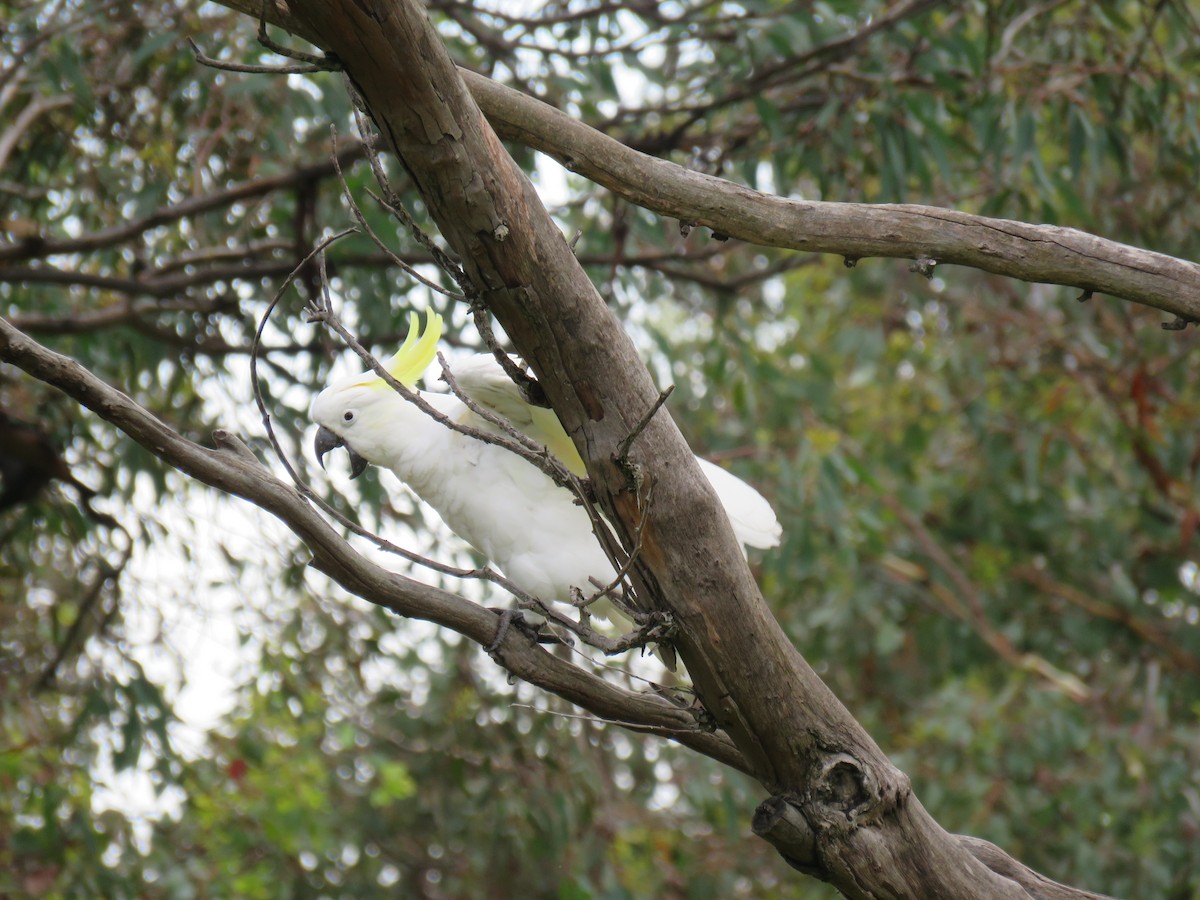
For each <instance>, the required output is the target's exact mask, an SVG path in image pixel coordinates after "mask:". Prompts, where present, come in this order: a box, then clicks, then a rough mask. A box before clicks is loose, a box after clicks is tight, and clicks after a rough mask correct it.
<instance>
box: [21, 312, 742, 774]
mask: <svg viewBox="0 0 1200 900" xmlns="http://www.w3.org/2000/svg"><path fill="white" fill-rule="evenodd" d="M0 360H3V361H5V362H8V363H11V364H13V365H15V366H17V367H18V368H20V369H23V370H24V371H25V372H27V373H28V374H29V375H31V376H33V377H34V378H37V379H38V380H40V381H44V382H45V383H46V384H50V385H53V386H54V387H56V388H58V389H59V390H60V391H62V392H63V393H65V394H67V395H68V396H69V397H71V398H72V399H74V400H75V401H77V402H78V403H80V404H81V405H83V406H86V407H87V408H88V409H90V410H92V411H93V412H95V413H96V414H97V415H98V416H100V417H101V418H102V419H105V420H106V421H108V422H110V423H112V424H113V425H115V426H116V427H117V428H119V429H121V431H123V432H125V433H126V434H127V435H129V437H131V438H133V440H135V441H137V443H139V444H141V445H142V446H143V447H145V448H146V449H147V450H149V451H150V452H151V453H153V454H154V455H155V456H157V457H158V458H159V459H161V460H163V462H165V463H167V465H170V466H173V467H174V468H176V469H179V470H180V471H181V472H183V473H185V474H187V475H190V476H191V477H192V478H195V479H196V480H198V481H201V482H203V483H204V484H207V485H210V486H211V487H215V488H217V489H219V490H222V491H225V492H226V493H229V494H234V495H235V496H238V497H241V498H243V499H245V500H248V501H249V502H251V503H253V504H254V505H255V506H258V507H260V508H261V509H264V510H266V511H267V512H269V513H270V514H271V515H273V516H275V517H276V518H277V519H279V520H280V521H281V522H283V523H284V525H286V526H287V527H288V528H290V529H291V530H292V532H293V533H295V535H296V536H297V537H298V538H299V539H300V540H302V541H303V542H304V544H305V545H306V546H307V547H308V549H309V550H310V551H311V552H312V554H313V560H312V565H313V567H314V568H316V569H317V570H319V571H321V572H324V573H325V574H326V575H328V576H329V577H330V578H331V579H332V580H333V581H335V582H337V583H338V584H339V585H341V586H342V587H343V588H345V589H346V590H347V591H349V592H350V593H352V594H355V595H357V596H359V597H362V598H363V599H364V600H367V601H369V602H371V603H375V604H377V605H379V606H382V607H384V608H385V609H389V610H391V611H392V612H395V613H397V614H399V615H402V616H408V617H411V618H418V619H425V620H426V621H429V622H434V623H436V624H438V625H441V626H444V627H446V628H450V629H453V630H454V631H457V632H458V633H459V634H461V635H463V636H465V637H467V638H469V639H471V640H472V641H474V642H475V643H477V644H479V645H480V646H487V645H488V644H490V643H491V642H492V639H493V638H494V637H495V635H496V624H497V620H498V618H499V617H498V616H497V614H496V613H494V612H492V611H491V610H489V609H485V608H484V607H481V606H479V605H477V604H475V603H472V602H471V601H469V600H466V599H464V598H462V597H459V596H457V595H456V594H451V593H449V592H448V591H443V590H441V589H439V588H435V587H430V586H429V585H425V584H422V583H421V582H419V581H414V580H412V579H410V578H406V577H404V576H403V575H399V574H397V573H395V572H389V571H388V570H386V569H384V568H382V567H380V566H378V565H376V564H374V563H372V562H371V561H370V560H368V559H366V558H365V557H363V556H362V555H361V554H359V553H358V552H357V551H355V550H354V548H352V547H351V546H350V545H349V544H348V543H346V541H345V540H343V539H342V538H341V536H340V535H338V533H337V532H336V531H334V529H333V528H332V527H331V526H330V525H329V523H328V522H326V521H325V519H324V518H322V516H321V515H320V514H319V513H318V512H317V511H316V510H314V509H313V508H312V506H310V505H309V503H308V501H307V500H305V499H304V497H303V496H302V495H301V494H300V493H299V492H298V491H297V490H296V489H295V488H294V487H292V486H291V485H290V484H286V483H284V482H283V481H280V480H279V479H278V478H276V477H275V476H274V475H272V474H271V472H270V470H269V469H267V468H266V467H265V466H264V465H263V464H262V463H260V462H259V461H258V459H257V458H256V457H255V456H254V454H253V453H251V452H250V450H249V449H248V448H247V447H246V446H245V445H244V444H243V443H242V442H241V441H240V440H238V439H237V438H236V437H234V436H233V435H230V434H228V433H226V432H221V431H219V432H216V433H214V435H213V437H214V441H215V443H216V445H217V448H218V449H216V450H209V449H207V448H205V447H201V446H200V445H198V444H195V443H192V442H191V441H189V440H187V439H186V438H184V437H182V436H181V435H179V434H177V433H176V432H175V431H172V430H171V429H170V428H168V427H167V426H166V425H165V424H163V423H162V422H161V421H159V420H158V419H157V418H155V417H154V416H153V415H151V414H150V413H149V412H148V411H147V410H145V409H143V408H142V407H141V406H139V405H138V404H137V403H135V402H134V401H133V400H132V399H130V398H129V397H128V396H126V395H125V394H123V393H121V392H120V391H118V390H116V389H115V388H113V387H111V386H109V385H107V384H105V383H104V382H103V381H101V380H100V379H98V378H96V376H95V375H93V374H92V373H91V372H89V371H88V370H87V369H85V368H83V367H82V366H81V365H79V364H78V363H76V362H75V361H74V360H72V359H70V358H68V357H66V356H62V355H61V354H58V353H55V352H53V351H52V350H49V349H47V348H46V347H43V346H41V345H40V344H38V343H37V342H36V341H34V340H32V339H31V338H29V337H28V336H27V335H25V334H22V333H21V332H20V331H18V330H17V329H15V328H13V327H12V325H10V324H9V323H8V321H7V320H5V319H3V318H0ZM494 656H495V658H496V659H497V660H499V661H500V662H501V664H502V665H503V666H504V667H505V668H506V669H507V670H508V671H510V672H512V673H513V674H514V675H516V676H517V677H519V678H522V679H524V680H525V681H528V682H529V683H530V684H534V685H536V686H538V687H540V688H542V689H544V690H547V691H550V692H551V693H553V694H557V695H558V696H560V697H562V698H563V699H565V700H567V701H569V702H571V703H573V704H575V705H576V706H579V707H580V708H582V709H585V710H587V711H589V712H591V713H592V714H594V715H596V716H598V717H600V718H602V719H605V720H607V721H611V722H615V723H618V724H620V725H622V726H623V727H626V728H630V729H632V730H634V731H641V732H646V733H649V734H656V735H660V736H662V737H666V738H669V739H671V740H673V741H677V742H679V743H680V744H683V745H684V746H686V747H689V748H691V749H693V750H696V751H697V752H699V753H703V754H704V755H706V756H709V757H711V758H713V759H715V760H717V761H718V762H721V763H724V764H725V765H727V766H731V767H733V768H735V769H740V770H742V771H747V770H748V767H747V765H746V762H745V760H744V759H743V758H742V757H741V754H739V753H738V751H737V750H736V749H735V748H734V746H733V745H732V744H731V743H730V741H729V740H728V739H727V738H726V737H725V736H724V735H722V734H720V733H717V732H711V731H706V730H705V729H704V728H703V727H701V726H700V725H699V724H698V723H697V721H696V718H695V716H694V715H693V714H692V713H691V712H689V711H688V710H686V709H683V708H681V707H679V706H676V705H674V704H672V703H670V702H668V701H667V700H665V699H663V698H662V697H659V696H655V695H652V694H643V693H635V692H633V691H627V690H624V689H622V688H619V687H616V686H614V685H611V684H609V683H608V682H606V681H604V680H602V679H600V678H599V677H597V676H596V675H594V674H592V673H590V672H587V671H584V670H583V669H580V668H579V667H577V666H573V665H571V664H570V663H568V662H566V661H565V660H562V659H559V658H558V657H556V656H553V655H552V654H549V653H547V652H546V651H545V650H543V649H542V648H541V647H539V646H538V645H537V644H535V643H533V642H532V641H531V640H530V639H529V638H527V637H525V636H523V635H522V634H520V632H519V631H518V630H517V629H515V628H514V629H509V633H508V636H507V637H506V638H505V640H504V641H502V642H501V644H500V646H499V647H498V648H497V650H496V651H495V654H494Z"/></svg>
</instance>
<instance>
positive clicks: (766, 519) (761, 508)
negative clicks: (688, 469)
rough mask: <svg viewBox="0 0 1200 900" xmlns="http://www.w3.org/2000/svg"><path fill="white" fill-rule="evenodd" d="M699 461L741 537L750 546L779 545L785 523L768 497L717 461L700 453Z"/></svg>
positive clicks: (762, 548)
mask: <svg viewBox="0 0 1200 900" xmlns="http://www.w3.org/2000/svg"><path fill="white" fill-rule="evenodd" d="M696 462H698V463H700V471H701V472H703V473H704V476H705V477H706V478H707V479H708V483H709V484H711V485H712V487H713V490H714V491H716V492H717V497H718V498H719V499H720V501H721V505H722V506H724V507H725V514H726V515H727V516H729V524H730V525H732V526H733V533H734V534H735V535H737V539H738V540H739V541H741V542H742V543H743V544H745V545H746V546H747V547H757V548H759V549H760V550H767V549H770V548H771V547H778V546H779V539H780V538H781V537H782V536H783V526H782V525H780V524H779V519H777V518H776V517H775V510H773V509H772V508H771V504H770V503H769V502H768V501H767V498H766V497H764V496H763V495H762V494H760V493H759V492H758V491H756V490H755V489H754V488H752V487H751V486H750V485H748V484H746V482H744V481H742V479H740V478H738V477H737V476H736V475H734V474H733V473H732V472H727V471H726V470H725V469H722V468H721V467H720V466H718V465H717V464H716V463H711V462H709V461H708V460H707V459H704V458H703V457H700V456H697V457H696Z"/></svg>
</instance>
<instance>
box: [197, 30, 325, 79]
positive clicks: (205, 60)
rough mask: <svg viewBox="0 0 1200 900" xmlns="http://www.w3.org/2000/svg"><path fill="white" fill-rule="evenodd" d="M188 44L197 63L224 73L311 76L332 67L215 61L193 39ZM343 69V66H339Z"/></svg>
mask: <svg viewBox="0 0 1200 900" xmlns="http://www.w3.org/2000/svg"><path fill="white" fill-rule="evenodd" d="M187 42H188V44H190V45H191V48H192V56H194V57H195V58H196V62H198V63H200V65H202V66H208V67H209V68H210V69H219V70H220V71H222V72H242V73H244V74H247V75H310V74H312V73H313V72H326V71H329V70H330V69H331V68H333V67H331V66H328V65H325V66H320V65H316V64H311V63H310V64H306V65H300V66H255V65H250V64H248V63H235V62H225V61H224V60H220V59H213V58H212V57H211V56H205V55H204V51H202V50H201V49H200V47H199V45H197V44H196V42H195V41H194V40H192V38H191V37H188V38H187ZM337 68H339V69H340V68H341V66H337Z"/></svg>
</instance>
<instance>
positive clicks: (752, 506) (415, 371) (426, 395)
mask: <svg viewBox="0 0 1200 900" xmlns="http://www.w3.org/2000/svg"><path fill="white" fill-rule="evenodd" d="M441 333H442V318H441V316H439V315H438V314H436V313H435V312H433V311H432V310H430V311H429V313H428V315H427V318H426V326H425V331H424V333H423V334H421V333H420V329H419V327H418V321H417V314H416V313H410V316H409V330H408V336H407V337H406V338H405V341H404V344H403V346H401V348H400V349H399V351H397V353H396V355H395V356H393V357H392V358H391V359H390V360H389V361H388V362H387V363H386V364H385V365H384V368H385V369H386V370H387V371H388V373H389V374H391V375H392V377H393V378H395V379H396V380H397V381H399V382H400V383H401V384H403V385H405V386H406V387H409V388H412V387H413V386H414V385H415V384H416V382H417V379H418V378H420V377H421V375H422V374H423V373H424V372H425V370H426V369H427V368H428V367H429V365H430V363H431V362H432V361H433V359H434V357H435V355H436V353H437V343H438V339H439V338H440V337H441ZM451 374H452V375H453V376H454V379H455V381H456V383H457V384H458V387H459V389H460V390H461V391H462V393H464V394H466V395H467V396H468V397H470V398H471V399H472V400H474V401H475V402H476V403H477V404H478V405H479V406H480V407H484V408H487V409H490V410H492V411H494V412H496V413H497V414H499V415H500V416H503V417H504V418H505V419H507V420H508V421H509V422H510V423H511V424H512V425H513V426H515V427H516V428H517V429H519V430H521V431H522V432H524V433H525V434H527V435H528V436H529V437H530V438H532V439H533V440H535V441H537V442H538V443H540V444H543V445H545V446H546V447H547V449H549V451H550V452H551V453H552V454H553V455H554V456H556V457H557V458H558V459H559V461H560V462H562V463H563V465H565V466H566V467H567V468H568V469H570V470H571V471H573V472H575V473H576V474H578V475H581V476H582V475H584V474H585V470H584V465H583V460H582V459H581V458H580V456H579V453H578V452H577V451H576V449H575V445H574V444H573V443H572V442H571V439H570V437H569V436H568V435H567V433H566V431H565V430H564V429H563V427H562V424H561V423H560V422H559V421H558V417H557V416H555V414H554V411H553V410H550V409H546V408H544V407H540V406H536V405H533V404H531V403H529V402H528V401H527V400H526V399H525V398H524V397H523V396H522V394H521V390H520V389H519V388H518V387H517V385H516V384H515V383H513V381H512V380H511V379H510V378H509V377H508V375H507V374H506V373H505V372H504V370H503V368H501V366H500V364H499V363H498V362H497V361H496V359H495V358H494V357H493V356H490V355H477V356H473V357H471V358H469V359H466V360H463V361H460V362H456V363H455V364H454V365H453V366H452V367H451ZM420 396H421V398H422V399H424V400H425V402H427V403H428V404H429V405H430V406H431V407H433V408H434V409H436V410H437V411H438V412H440V413H442V414H443V415H445V416H446V417H448V418H449V419H451V420H452V421H455V422H458V423H461V424H463V425H467V426H469V427H471V428H474V429H477V430H481V431H493V432H495V431H497V429H496V428H495V426H493V425H492V424H491V423H489V422H487V421H486V420H484V419H483V418H482V417H481V416H479V415H477V414H476V413H474V412H473V411H472V410H471V409H470V408H469V407H468V406H467V405H466V404H465V403H463V401H462V400H460V399H459V398H458V397H456V396H454V395H453V394H445V393H436V392H420ZM311 417H312V419H313V421H314V422H316V424H317V425H318V426H319V428H318V429H317V435H316V441H315V448H316V455H317V459H318V460H319V461H321V462H322V464H324V457H325V454H326V453H328V452H329V451H330V450H333V449H334V448H336V447H345V448H346V450H347V451H348V452H349V454H350V461H351V472H350V477H351V478H356V477H357V476H358V475H360V474H361V473H362V471H363V470H364V469H365V468H366V466H367V464H368V463H373V464H375V465H377V466H381V467H383V468H386V469H391V470H392V472H394V473H395V474H396V476H397V477H398V478H399V479H400V480H401V481H403V482H404V483H405V484H407V485H408V486H409V487H410V488H411V489H412V490H413V491H414V492H415V493H416V495H417V496H418V497H420V498H421V499H422V500H424V501H425V502H426V503H427V504H429V506H431V507H433V509H434V510H435V511H436V512H437V514H438V515H439V516H441V517H442V520H443V521H444V522H445V523H446V525H447V527H449V528H450V530H451V531H453V532H454V533H455V534H457V535H458V536H459V537H461V538H462V539H463V540H465V541H466V542H467V543H469V544H470V545H471V546H472V547H474V548H475V549H476V550H478V551H479V552H480V553H482V554H483V555H484V556H486V557H487V558H488V559H489V560H490V561H491V562H492V563H493V564H494V565H495V566H496V567H497V568H498V569H499V570H500V571H501V572H502V573H503V574H504V575H505V577H507V578H508V579H509V580H511V581H512V582H514V583H515V584H516V585H517V586H518V587H520V588H521V589H523V590H524V591H526V592H527V593H529V594H531V595H532V596H534V597H537V598H538V599H539V600H542V601H544V602H550V601H556V600H557V601H569V600H570V597H571V593H570V589H571V588H572V587H575V588H579V589H581V590H583V591H584V592H585V593H587V592H589V591H590V590H591V589H592V584H593V580H594V582H598V583H601V584H608V583H610V582H611V581H612V580H613V579H614V578H615V572H614V569H613V566H612V563H611V562H610V561H609V559H608V556H607V554H606V553H605V552H604V550H603V548H602V547H601V546H600V543H599V541H598V540H597V538H596V536H595V535H594V534H593V533H592V524H591V520H590V519H589V517H588V514H587V512H586V511H585V510H584V509H583V508H582V507H581V506H579V505H578V504H576V503H575V498H574V497H573V495H572V494H571V493H570V491H568V490H567V489H565V488H562V487H559V486H558V485H556V484H555V483H554V482H553V481H552V480H551V479H550V478H549V476H547V475H546V474H545V473H544V472H542V471H541V470H540V469H539V468H537V467H536V466H535V465H533V464H532V463H529V462H527V461H526V460H524V459H522V458H521V457H520V456H518V455H517V454H516V453H514V452H512V451H511V450H509V449H506V448H504V447H500V446H497V445H495V444H489V443H485V442H484V441H481V440H479V439H478V438H474V437H471V436H470V435H466V434H463V433H461V432H458V431H455V430H453V429H451V428H448V427H446V426H445V425H444V424H442V423H441V422H438V421H437V420H436V419H434V418H433V417H432V416H430V415H429V414H428V413H426V412H424V411H422V410H421V409H419V408H418V407H417V406H416V405H415V404H413V403H410V402H409V401H407V400H405V398H404V397H403V396H401V395H400V394H399V393H398V392H397V391H395V390H393V389H392V388H391V387H390V386H389V385H388V384H387V383H386V382H385V381H384V380H383V379H382V378H380V377H379V376H378V375H376V374H375V373H373V372H366V373H363V374H361V375H354V376H352V377H349V378H343V379H341V380H340V381H338V382H336V383H334V384H331V385H330V386H329V387H327V388H326V389H325V390H323V391H322V392H321V393H320V394H318V395H317V398H316V399H315V400H314V401H313V404H312V410H311ZM698 462H699V463H700V467H701V469H702V470H703V472H704V474H705V475H706V476H707V477H708V479H709V482H710V483H711V484H712V486H713V489H714V490H715V491H716V493H717V496H718V497H719V498H720V500H721V503H722V504H723V505H724V507H725V512H726V513H727V514H728V515H729V519H730V522H731V524H732V525H733V530H734V533H735V534H736V535H737V537H738V540H740V541H741V542H742V543H743V544H744V545H746V546H749V547H758V548H769V547H774V546H776V545H777V544H778V543H779V538H780V534H781V528H780V525H779V522H778V520H777V519H776V517H775V512H774V510H772V509H771V505H770V504H769V503H768V502H767V501H766V500H765V499H764V498H763V496H762V495H761V494H759V493H758V491H756V490H755V489H754V488H752V487H750V485H748V484H746V483H745V482H744V481H742V480H741V479H740V478H738V477H736V476H735V475H731V474H730V473H729V472H726V471H725V470H724V469H722V468H720V467H718V466H716V465H714V464H712V463H710V462H708V461H706V460H703V459H700V460H698Z"/></svg>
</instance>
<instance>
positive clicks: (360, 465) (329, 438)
mask: <svg viewBox="0 0 1200 900" xmlns="http://www.w3.org/2000/svg"><path fill="white" fill-rule="evenodd" d="M338 447H345V448H346V453H347V454H348V455H349V456H350V478H351V479H354V478H357V477H358V476H359V475H361V474H362V473H363V472H364V471H365V470H366V468H367V461H366V460H365V459H364V458H363V457H361V456H359V455H358V454H357V453H355V452H354V448H353V447H351V446H350V445H349V444H347V443H346V442H345V441H344V440H342V439H341V438H340V437H338V436H337V435H336V434H334V433H333V432H332V431H330V430H329V429H328V428H326V427H325V426H324V425H322V426H321V427H320V428H318V429H317V437H316V439H315V440H314V441H313V449H314V451H316V454H317V462H319V463H320V464H321V468H322V469H323V468H325V454H326V453H328V452H329V451H330V450H336V449H337V448H338Z"/></svg>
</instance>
